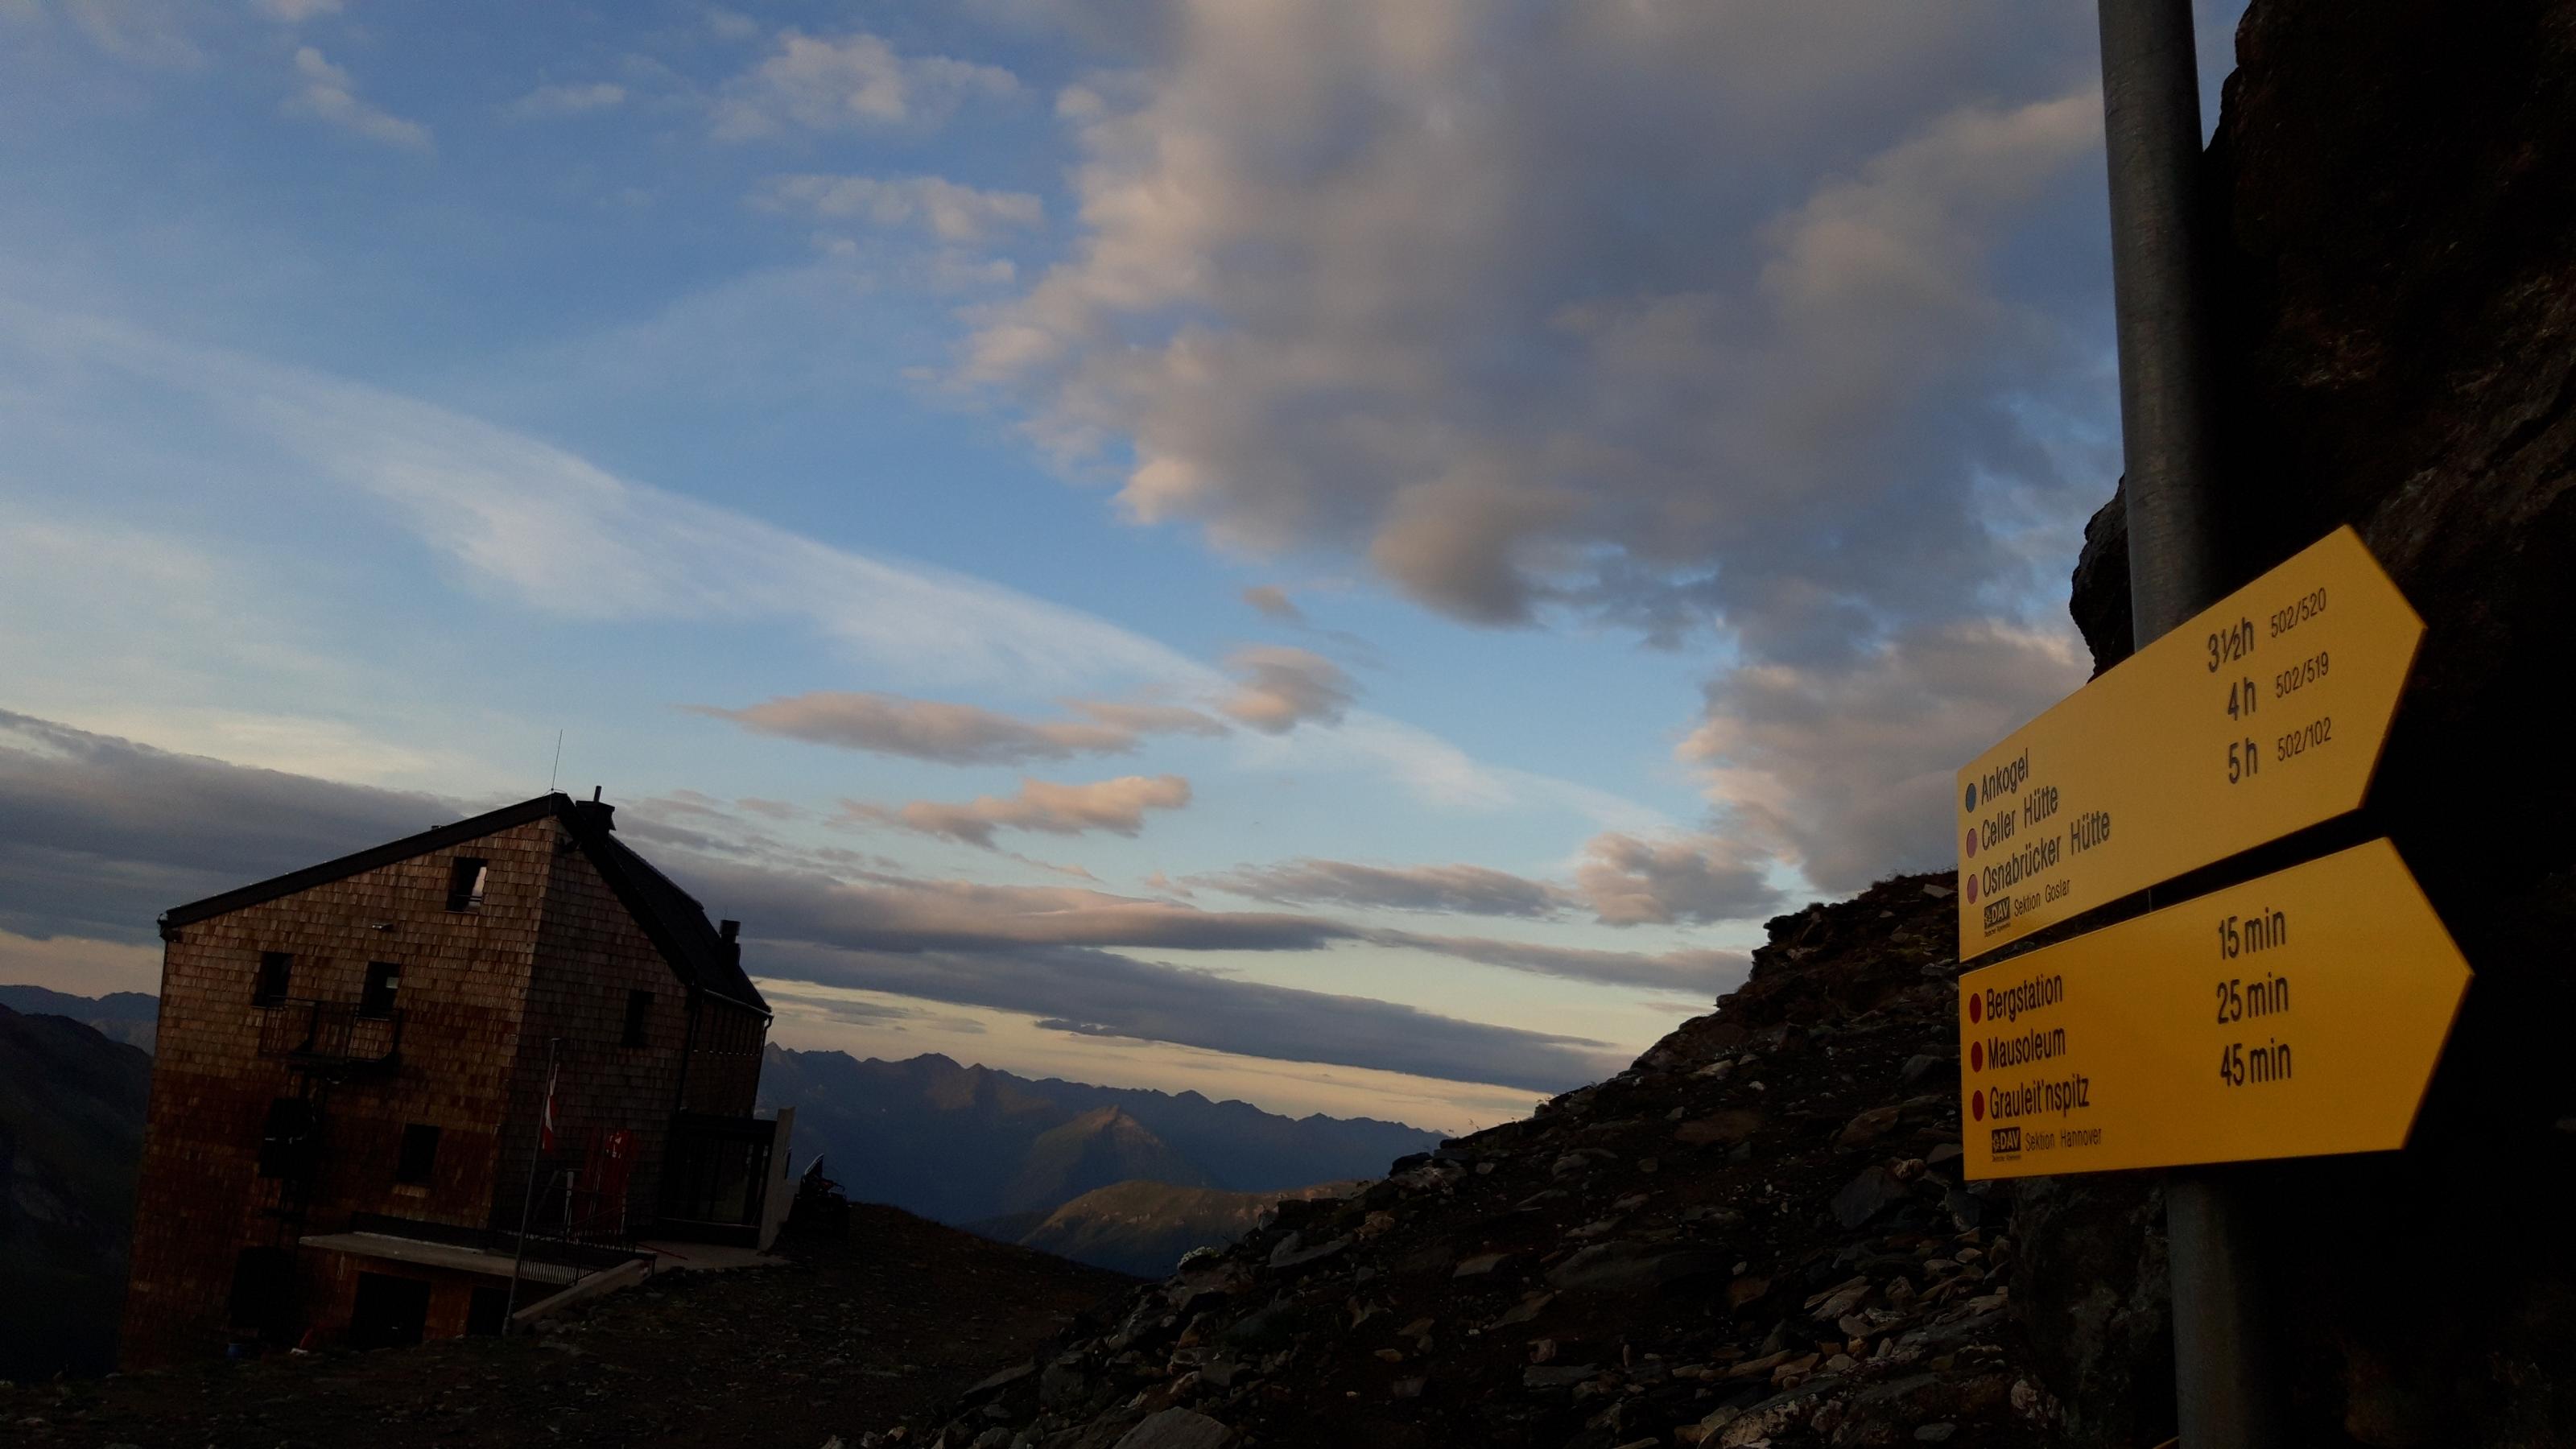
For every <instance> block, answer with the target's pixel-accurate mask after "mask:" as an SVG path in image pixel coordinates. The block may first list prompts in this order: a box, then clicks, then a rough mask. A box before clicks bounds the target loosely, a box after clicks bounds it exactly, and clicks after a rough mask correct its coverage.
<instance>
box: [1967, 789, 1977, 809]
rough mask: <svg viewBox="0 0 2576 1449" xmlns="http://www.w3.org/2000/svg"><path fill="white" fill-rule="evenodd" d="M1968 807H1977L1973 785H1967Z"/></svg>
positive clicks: (1975, 791) (1975, 790)
mask: <svg viewBox="0 0 2576 1449" xmlns="http://www.w3.org/2000/svg"><path fill="white" fill-rule="evenodd" d="M1968 808H1969V809H1971V810H1974V809H1976V808H1977V787H1976V786H1974V785H1970V786H1969V787H1968Z"/></svg>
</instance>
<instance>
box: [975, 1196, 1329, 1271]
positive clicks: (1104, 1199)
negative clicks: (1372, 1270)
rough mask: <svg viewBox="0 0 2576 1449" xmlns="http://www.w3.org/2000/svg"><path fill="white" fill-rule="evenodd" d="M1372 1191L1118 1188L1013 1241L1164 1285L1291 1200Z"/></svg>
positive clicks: (1072, 1205)
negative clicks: (1193, 1256) (1203, 1253)
mask: <svg viewBox="0 0 2576 1449" xmlns="http://www.w3.org/2000/svg"><path fill="white" fill-rule="evenodd" d="M1365 1186H1367V1184H1366V1183H1361V1182H1332V1183H1320V1184H1318V1185H1316V1186H1314V1187H1309V1188H1303V1189H1300V1190H1299V1191H1296V1192H1291V1193H1276V1192H1226V1191H1223V1190H1222V1189H1219V1188H1212V1187H1174V1186H1172V1185H1171V1184H1169V1183H1163V1182H1145V1181H1137V1182H1120V1183H1113V1184H1111V1185H1110V1186H1108V1187H1102V1188H1094V1189H1093V1190H1091V1191H1090V1192H1086V1193H1084V1194H1083V1195H1082V1196H1080V1197H1078V1198H1075V1199H1074V1200H1073V1201H1071V1202H1069V1203H1066V1204H1065V1205H1064V1206H1062V1207H1060V1208H1057V1209H1056V1210H1055V1211H1054V1212H1052V1213H1049V1214H1047V1216H1046V1217H1045V1218H1044V1219H1043V1220H1041V1221H1039V1222H1037V1223H1034V1224H1031V1225H1029V1226H1027V1227H1026V1228H1024V1229H1023V1230H1022V1231H1021V1232H1019V1233H1018V1234H1017V1235H1015V1236H1014V1238H1013V1239H1012V1241H1015V1242H1017V1243H1018V1244H1019V1245H1020V1246H1022V1247H1024V1248H1035V1249H1037V1250H1038V1251H1040V1252H1044V1253H1053V1254H1055V1255H1057V1256H1058V1257H1063V1258H1071V1259H1072V1260H1074V1261H1075V1262H1077V1263H1089V1264H1091V1265H1092V1266H1094V1267H1098V1268H1108V1269H1111V1270H1113V1271H1116V1272H1120V1273H1133V1274H1135V1275H1137V1276H1138V1277H1140V1278H1160V1277H1162V1276H1163V1275H1164V1274H1166V1273H1169V1272H1171V1271H1172V1269H1173V1268H1174V1267H1175V1266H1177V1265H1178V1264H1179V1263H1180V1261H1181V1259H1182V1257H1183V1256H1185V1255H1187V1254H1189V1253H1191V1252H1194V1251H1196V1250H1198V1249H1200V1248H1222V1247H1224V1246H1226V1245H1227V1244H1230V1243H1232V1242H1234V1241H1235V1240H1237V1239H1239V1238H1241V1237H1242V1236H1243V1235H1244V1234H1245V1233H1248V1232H1251V1231H1252V1230H1253V1229H1254V1228H1256V1227H1258V1226H1260V1225H1261V1221H1262V1219H1263V1218H1264V1217H1265V1216H1267V1215H1268V1214H1269V1212H1270V1211H1271V1209H1272V1208H1275V1207H1277V1206H1278V1205H1279V1203H1280V1201H1281V1200H1282V1199H1283V1198H1295V1199H1304V1198H1319V1197H1323V1198H1339V1197H1345V1196H1348V1195H1349V1194H1351V1193H1353V1192H1356V1191H1358V1190H1359V1189H1360V1188H1363V1187H1365Z"/></svg>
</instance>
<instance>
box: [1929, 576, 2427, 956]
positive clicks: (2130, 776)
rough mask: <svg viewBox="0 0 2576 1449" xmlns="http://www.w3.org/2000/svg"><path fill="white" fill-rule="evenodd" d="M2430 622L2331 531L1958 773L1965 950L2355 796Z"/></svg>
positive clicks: (2227, 851)
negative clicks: (2426, 622) (2416, 648)
mask: <svg viewBox="0 0 2576 1449" xmlns="http://www.w3.org/2000/svg"><path fill="white" fill-rule="evenodd" d="M2423 633H2424V621H2423V620H2421V619H2419V618H2417V617H2416V615H2415V611H2414V610H2413V609H2411V608H2409V607H2407V604H2406V598H2405V596H2404V595H2403V594H2400V593H2399V592H2398V591H2397V586H2396V585H2395V584H2394V583H2391V582H2390V581H2389V578H2388V575H2387V574H2385V573H2383V572H2381V570H2380V567H2379V565H2378V563H2377V562H2376V561H2374V560H2373V559H2372V558H2371V556H2370V551H2369V550H2368V549H2366V548H2364V547H2363V546H2362V542H2361V539H2360V537H2359V535H2357V534H2355V533H2354V532H2353V531H2352V530H2351V529H2350V528H2343V529H2338V530H2336V531H2335V532H2334V533H2333V534H2331V535H2329V536H2328V537H2327V538H2326V539H2325V540H2324V541H2323V542H2320V543H2318V544H2316V545H2314V546H2313V547H2311V548H2308V549H2307V550H2305V551H2303V552H2301V553H2300V554H2298V555H2297V556H2296V557H2294V558H2292V559H2291V560H2290V561H2289V562H2287V563H2285V564H2282V565H2281V566H2280V567H2279V568H2276V569H2274V570H2272V571H2271V572H2270V573H2267V574H2265V575H2263V577H2261V578H2259V579H2256V580H2255V581H2254V582H2253V583H2250V584H2248V585H2246V586H2245V587H2244V588H2241V589H2239V590H2237V591H2236V592H2235V593H2232V594H2230V595H2228V596H2227V597H2226V598H2224V599H2221V600H2219V601H2218V603H2216V604H2215V605H2213V606H2211V607H2210V608H2209V609H2207V610H2205V611H2203V612H2202V613H2201V614H2200V615H2199V616H2198V617H2196V618H2194V619H2193V620H2192V621H2191V622H2190V623H2188V624H2185V625H2183V626H2182V627H2180V628H2178V629H2175V630H2173V631H2172V632H2171V633H2169V634H2166V635H2165V636H2164V637H2163V638H2161V639H2158V640H2156V641H2155V642H2154V643H2152V644H2150V645H2148V646H2147V647H2146V648H2144V649H2142V650H2139V651H2138V652H2137V653H2136V654H2135V655H2133V656H2131V657H2130V658H2128V659H2126V660H2123V661H2122V662H2121V663H2119V664H2118V665H2116V666H2114V667H2113V668H2111V669H2110V670H2108V671H2106V672H2105V673H2104V674H2103V675H2102V677H2101V678H2099V679H2096V680H2094V681H2093V682H2092V683H2091V684H2088V685H2086V686H2084V687H2083V688H2082V689H2079V690H2077V691H2076V692H2075V693H2073V694H2071V695H2068V696H2067V697H2066V698H2065V699H2063V700H2061V701H2059V702H2058V703H2057V704H2056V705H2054V706H2053V707H2051V708H2050V709H2049V711H2048V712H2047V713H2046V714H2043V715H2041V716H2040V717H2039V718H2037V719H2035V720H2032V721H2031V722H2030V723H2029V724H2027V725H2024V726H2023V727H2022V728H2021V729H2020V730H2018V731H2016V732H2015V733H2014V734H2013V735H2012V736H2011V737H2010V738H2009V739H2006V740H2005V741H2004V742H2003V743H2002V744H1999V745H1997V746H1995V747H1994V748H1993V749H1990V750H1988V751H1986V752H1985V753H1984V754H1983V755H1981V756H1979V757H1978V758H1977V759H1976V761H1975V762H1974V763H1972V764H1970V765H1969V766H1968V767H1967V768H1966V769H1964V770H1961V771H1960V772H1959V777H1958V782H1957V783H1958V794H1957V797H1956V803H1957V805H1958V817H1957V827H1958V831H1959V833H1958V836H1957V837H1956V838H1957V839H1958V840H1959V842H1960V845H1959V959H1961V960H1962V961H1967V960H1973V959H1975V958H1976V957H1978V956H1980V955H1983V954H1984V953H1986V952H1988V951H1991V950H1993V949H1994V948H1995V947H1997V946H2000V945H2003V944H2004V943H2005V942H2007V941H2010V940H2013V939H2015V938H2017V937H2020V936H2025V935H2028V934H2030V933H2031V932H2032V931H2036V930H2038V929H2040V928H2041V927H2043V926H2047V925H2050V924H2053V923H2055V922H2058V921H2062V920H2065V919H2066V918H2067V917H2069V916H2072V915H2075V914H2077V913H2079V912H2082V911H2088V910H2091V909H2092V908H2093V907H2095V906H2098V905H2101V904H2103V903H2104V902H2106V901H2112V900H2116V899H2118V898H2119V897H2121V896H2125V895H2128V894H2131V893H2132V892H2135V891H2141V890H2145V889H2146V888H2147V887H2149V886H2152V885H2155V884H2157V883H2159V882H2161V881H2166V880H2170V879H2172V878H2173V877H2175V876H2178V875H2181V874H2182V873H2183V872H2185V871H2189V870H2196V869H2198V868H2199V867H2201V866H2204V865H2208V864H2210V863H2211V862H2213V861H2219V860H2224V859H2226V858H2227V857H2228V856H2231V855H2234V854H2236V853H2237V852H2239V851H2243V850H2250V849H2252V848H2253V847H2255V846H2257V845H2261V844H2263V843H2264V842H2265V841H2268V840H2277V839H2279V838H2280V837H2281V836H2284V835H2287V834H2289V833H2290V832H2292V831H2294V830H2300V829H2304V828H2305V827H2307V826H2310V825H2314V824H2316V823H2317V822H2318V821H2321V820H2330V819H2332V818H2334V817H2335V816H2337V815H2341V814H2344V813H2345V812H2347V811H2350V810H2354V809H2357V808H2359V806H2360V805H2361V798H2362V793H2363V791H2364V790H2366V789H2367V788H2368V787H2369V784H2370V774H2371V770H2372V768H2373V767H2374V766H2376V765H2377V764H2378V761H2379V747H2380V743H2381V741H2382V740H2383V739H2384V738H2385V737H2386V736H2387V733H2388V721H2389V718H2390V716H2391V715H2393V714H2394V713H2395V711H2396V708H2397V696H2398V693H2399V691H2400V690H2402V689H2403V688H2404V687H2405V683H2406V671H2407V669H2408V668H2409V667H2410V666H2411V665H2412V664H2413V663H2414V659H2415V644H2416V641H2417V640H2418V639H2419V638H2421V637H2422V636H2423Z"/></svg>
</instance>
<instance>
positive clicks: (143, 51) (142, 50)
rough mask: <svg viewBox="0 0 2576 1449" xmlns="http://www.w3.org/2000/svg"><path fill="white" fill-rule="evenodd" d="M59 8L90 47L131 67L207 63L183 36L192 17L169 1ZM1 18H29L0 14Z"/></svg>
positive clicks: (78, 3) (121, 0)
mask: <svg viewBox="0 0 2576 1449" xmlns="http://www.w3.org/2000/svg"><path fill="white" fill-rule="evenodd" d="M61 8H62V14H63V15H64V16H65V17H66V18H68V19H69V20H70V21H71V23H72V26H73V28H75V29H77V30H78V31H80V33H81V34H82V35H83V36H84V37H86V38H87V39H88V40H89V43H90V44H92V45H94V46H96V47H98V48H99V49H100V50H102V51H104V52H106V53H107V54H109V55H112V56H114V57H116V58H117V59H118V60H121V61H124V62H126V63H128V64H130V65H140V66H148V67H151V68H153V69H155V70H195V69H197V68H198V67H200V66H202V65H204V64H205V63H206V53H205V51H204V50H203V49H202V48H200V47H199V46H198V44H197V42H196V40H195V38H194V37H192V36H191V35H190V34H189V33H188V31H189V20H190V18H192V12H191V11H189V10H188V9H187V8H186V7H184V6H180V5H176V4H172V3H170V0H64V3H63V5H62V7H61ZM13 10H14V7H13ZM43 14H44V9H43V7H42V6H41V5H38V6H36V7H35V8H34V9H33V11H32V16H33V17H36V18H41V17H42V16H43ZM0 18H8V19H24V18H30V17H29V15H28V14H26V13H13V12H12V10H0Z"/></svg>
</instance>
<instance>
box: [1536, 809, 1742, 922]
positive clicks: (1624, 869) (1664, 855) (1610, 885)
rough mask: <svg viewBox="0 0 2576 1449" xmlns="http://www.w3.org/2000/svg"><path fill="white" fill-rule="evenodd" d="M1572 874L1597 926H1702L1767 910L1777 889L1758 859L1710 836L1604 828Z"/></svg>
mask: <svg viewBox="0 0 2576 1449" xmlns="http://www.w3.org/2000/svg"><path fill="white" fill-rule="evenodd" d="M1584 855H1585V857H1586V858H1585V860H1584V862H1583V864H1582V865H1581V866H1579V867H1577V868H1576V870H1575V874H1574V878H1575V882H1576V884H1577V886H1578V887H1579V888H1580V889H1581V891H1582V893H1583V898H1584V899H1585V900H1586V901H1587V902H1589V903H1590V904H1591V906H1592V909H1593V911H1594V913H1595V914H1596V915H1598V916H1599V917H1600V919H1601V922H1602V924H1604V925H1610V926H1634V925H1647V924H1652V925H1662V926H1668V925H1675V924H1685V923H1686V924H1692V925H1706V924H1708V923H1710V922H1712V921H1735V920H1743V919H1745V918H1747V917H1759V916H1763V915H1766V914H1768V913H1769V912H1770V911H1771V910H1772V909H1773V908H1775V907H1777V906H1778V905H1779V904H1780V893H1779V891H1778V890H1776V889H1774V888H1773V887H1772V885H1771V883H1770V881H1769V880H1767V879H1766V878H1765V877H1764V875H1763V871H1762V864H1763V862H1762V861H1761V859H1760V857H1758V856H1756V855H1754V854H1752V853H1751V852H1749V851H1746V850H1743V849H1741V848H1740V847H1737V846H1735V845H1733V844H1731V843H1729V842H1727V841H1723V840H1719V839H1716V838H1713V837H1709V836H1698V837H1687V838H1667V839H1661V840H1646V839H1640V838H1638V837H1637V836H1634V835H1623V834H1621V833H1619V832H1617V831H1608V832H1605V833H1603V834H1600V835H1596V836H1594V837H1593V838H1592V840H1591V841H1590V843H1588V844H1586V845H1585V846H1584Z"/></svg>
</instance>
